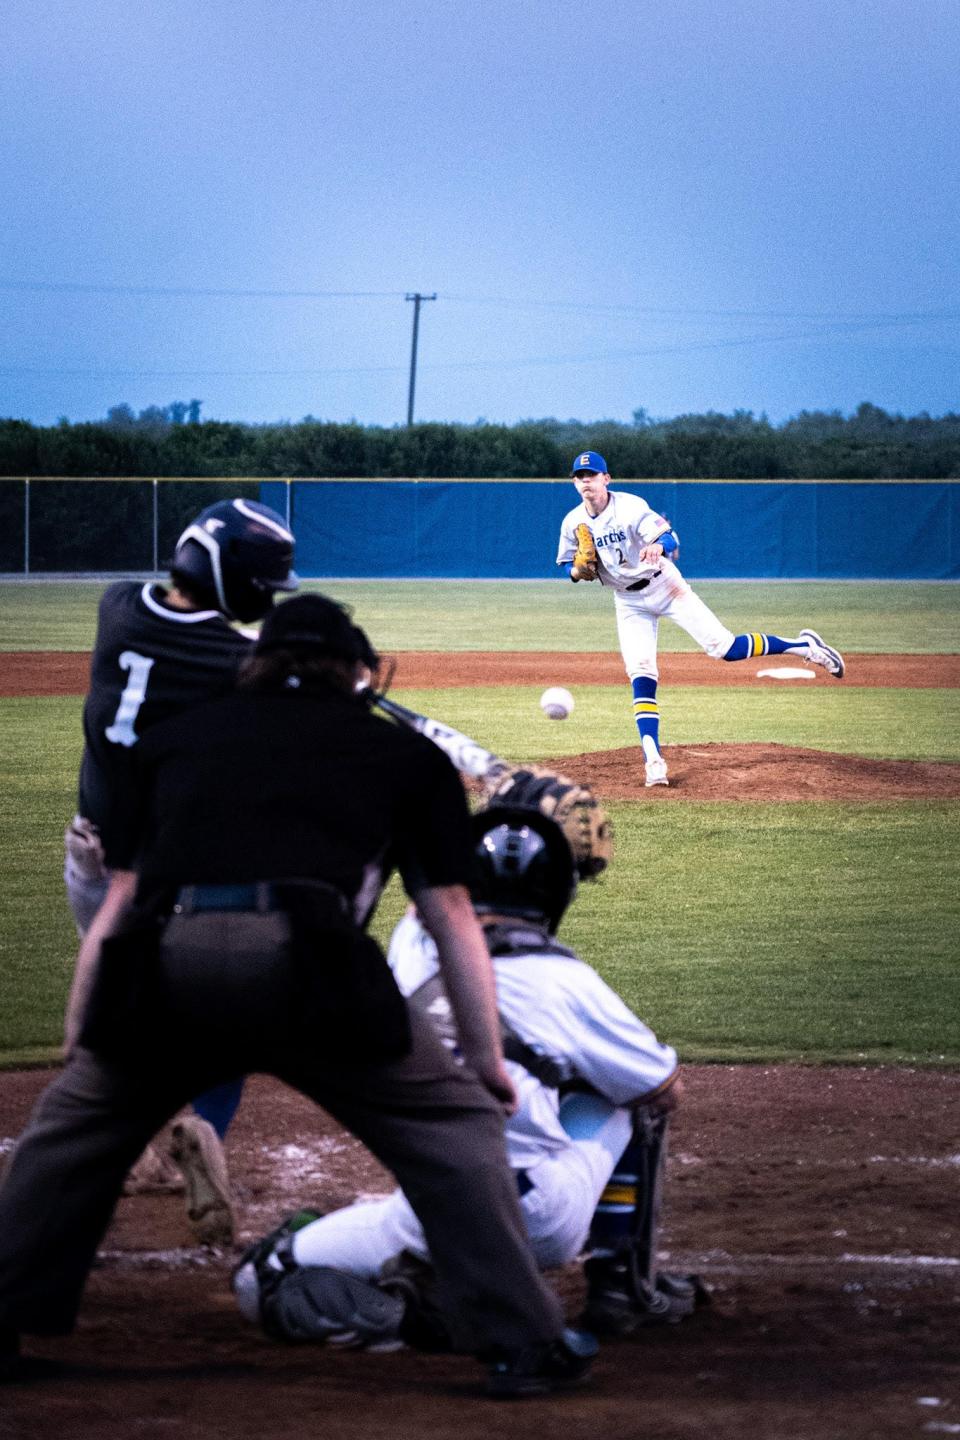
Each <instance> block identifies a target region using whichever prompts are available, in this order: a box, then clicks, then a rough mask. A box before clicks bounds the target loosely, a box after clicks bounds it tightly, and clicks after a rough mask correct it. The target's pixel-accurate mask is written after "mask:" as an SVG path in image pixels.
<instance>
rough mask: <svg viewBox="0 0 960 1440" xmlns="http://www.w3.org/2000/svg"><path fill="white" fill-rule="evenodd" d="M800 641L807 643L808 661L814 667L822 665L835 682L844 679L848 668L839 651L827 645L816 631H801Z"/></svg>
mask: <svg viewBox="0 0 960 1440" xmlns="http://www.w3.org/2000/svg"><path fill="white" fill-rule="evenodd" d="M800 639H801V640H806V642H807V659H808V660H809V661H810V663H811V664H812V665H822V666H823V668H824V670H826V672H827V674H828V675H832V676H833V677H834V679H835V680H842V679H843V673H844V671H845V670H846V668H847V667H846V665H844V663H843V656H842V655H841V654H840V651H839V650H834V648H833V646H832V645H827V644H826V643H825V642H824V641H823V640H822V639H821V637H820V636H819V635H818V634H817V632H816V630H801V631H800Z"/></svg>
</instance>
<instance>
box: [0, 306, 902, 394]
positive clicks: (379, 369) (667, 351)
mask: <svg viewBox="0 0 960 1440" xmlns="http://www.w3.org/2000/svg"><path fill="white" fill-rule="evenodd" d="M411 298H413V297H412V296H411ZM432 298H433V297H432V296H421V299H432ZM886 323H887V324H905V323H908V322H906V321H889V322H886ZM915 323H919V322H915ZM882 328H885V327H884V323H883V322H879V321H861V322H858V323H850V324H840V323H836V324H834V325H830V326H822V327H820V328H818V329H816V330H806V331H803V330H794V331H790V332H786V333H784V334H780V335H739V336H729V337H727V338H725V339H720V340H687V341H681V342H679V343H677V344H674V345H648V346H641V347H636V348H631V349H624V350H606V351H602V352H600V353H599V354H592V355H528V356H521V357H518V358H517V359H515V360H509V359H503V358H502V357H500V358H498V359H496V360H451V361H446V362H441V363H437V364H432V365H427V366H425V367H423V368H425V369H427V370H429V371H430V372H431V373H434V372H441V371H447V370H515V369H523V368H524V367H526V366H535V367H546V366H550V365H606V364H610V363H616V362H619V361H631V360H642V359H649V358H651V357H655V356H658V355H684V354H689V353H696V352H701V351H709V350H727V349H732V348H735V347H740V346H747V345H779V344H789V343H791V342H803V341H806V340H823V339H829V338H831V337H833V338H838V339H842V338H844V337H845V336H851V337H852V336H856V335H862V334H864V333H866V332H868V331H870V330H876V329H882ZM411 359H413V356H411ZM402 370H403V367H402V366H400V365H338V366H309V367H298V368H290V369H286V368H271V369H258V370H229V369H217V370H203V369H187V370H159V369H158V370H125V369H104V370H80V369H45V368H36V367H26V366H9V365H0V375H62V376H72V377H75V378H84V379H100V378H102V379H107V378H114V379H151V378H152V379H178V378H179V379H190V378H199V379H202V378H233V379H242V378H251V379H255V378H270V377H275V378H283V377H290V376H298V375H302V376H322V375H395V374H399V373H402ZM414 373H415V372H414Z"/></svg>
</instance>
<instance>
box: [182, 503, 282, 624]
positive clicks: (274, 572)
mask: <svg viewBox="0 0 960 1440" xmlns="http://www.w3.org/2000/svg"><path fill="white" fill-rule="evenodd" d="M292 567H293V535H292V534H291V532H290V531H289V530H288V529H287V526H286V524H285V523H284V520H283V517H282V516H281V515H278V514H277V512H276V510H271V509H270V506H269V505H261V504H260V503H259V502H258V501H256V500H220V501H218V502H217V504H216V505H210V506H208V507H207V509H206V510H203V511H201V513H200V514H199V515H198V516H197V518H196V520H194V521H193V523H192V524H191V525H188V526H187V528H186V530H184V532H183V534H182V535H181V536H180V539H179V540H178V541H177V548H176V551H175V552H174V556H173V560H172V561H171V563H170V574H171V575H172V576H173V580H174V583H182V584H183V585H184V586H185V587H186V588H187V589H188V590H189V591H190V594H191V595H192V596H195V597H196V599H197V600H198V601H199V602H200V603H201V604H202V605H209V606H210V607H211V609H214V610H219V611H220V612H221V614H223V615H226V616H227V618H228V619H230V620H244V621H249V620H262V619H263V617H264V615H266V613H267V611H268V610H269V609H270V607H271V606H272V605H273V596H274V592H275V591H277V590H296V588H297V585H298V583H299V581H298V579H297V576H296V575H295V574H294V571H293V568H292Z"/></svg>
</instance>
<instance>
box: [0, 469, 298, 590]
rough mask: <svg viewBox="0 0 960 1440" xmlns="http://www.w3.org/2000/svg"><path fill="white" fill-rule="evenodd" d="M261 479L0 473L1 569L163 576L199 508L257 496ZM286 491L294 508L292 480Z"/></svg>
mask: <svg viewBox="0 0 960 1440" xmlns="http://www.w3.org/2000/svg"><path fill="white" fill-rule="evenodd" d="M261 484H262V482H261V481H260V480H236V479H216V480H193V479H184V480H180V479H167V478H164V479H130V480H115V479H110V480H104V479H99V478H93V477H91V478H76V479H74V478H69V479H60V478H55V477H54V478H47V477H45V476H44V477H38V476H31V477H27V476H22V477H14V478H7V479H0V572H2V573H3V574H5V575H8V576H14V575H24V576H29V575H34V576H36V575H56V574H67V575H84V574H94V575H97V574H109V573H111V572H117V571H119V572H128V571H129V572H133V573H136V574H141V573H147V574H165V573H166V570H167V566H168V562H169V560H170V557H171V555H172V554H173V550H174V546H175V545H176V541H177V537H178V536H179V535H180V533H181V531H182V530H183V529H184V528H185V526H186V525H188V524H189V522H190V521H191V520H192V519H193V518H194V517H195V516H196V515H197V514H198V513H199V512H200V511H201V510H203V509H205V508H206V506H208V505H213V504H215V503H216V501H218V500H228V499H231V498H233V497H234V496H243V497H244V498H245V499H248V500H258V499H259V498H260V487H261ZM285 491H286V497H287V506H288V507H289V497H290V487H289V484H288V485H286V486H285ZM274 503H276V502H275V501H274Z"/></svg>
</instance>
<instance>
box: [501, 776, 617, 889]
mask: <svg viewBox="0 0 960 1440" xmlns="http://www.w3.org/2000/svg"><path fill="white" fill-rule="evenodd" d="M486 801H487V803H488V804H490V805H495V804H498V803H500V804H503V805H510V806H517V807H519V808H521V809H530V810H539V812H540V814H541V815H546V816H547V817H548V818H549V819H551V820H553V821H555V823H556V824H557V825H559V826H560V829H561V830H562V831H563V833H564V835H565V837H566V840H567V844H568V845H569V846H570V849H571V850H572V851H573V860H574V864H575V865H576V867H577V873H578V875H579V876H580V878H581V879H589V878H591V877H592V876H594V875H599V874H600V872H601V871H602V870H606V868H607V866H608V865H609V863H610V859H611V857H612V855H613V832H612V830H611V828H610V820H609V818H608V816H607V813H606V811H605V810H604V808H603V806H602V805H601V804H600V802H599V800H598V799H597V797H596V795H594V793H593V791H592V790H591V789H590V787H589V785H581V784H579V783H578V782H577V781H576V780H571V779H570V777H569V776H568V775H558V774H557V772H556V771H555V770H548V769H547V768H546V766H544V765H526V766H521V765H511V766H509V767H508V768H507V769H506V770H502V771H500V772H499V774H498V775H497V776H496V778H495V779H493V780H492V781H491V782H490V784H488V785H487V786H486Z"/></svg>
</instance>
